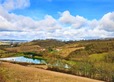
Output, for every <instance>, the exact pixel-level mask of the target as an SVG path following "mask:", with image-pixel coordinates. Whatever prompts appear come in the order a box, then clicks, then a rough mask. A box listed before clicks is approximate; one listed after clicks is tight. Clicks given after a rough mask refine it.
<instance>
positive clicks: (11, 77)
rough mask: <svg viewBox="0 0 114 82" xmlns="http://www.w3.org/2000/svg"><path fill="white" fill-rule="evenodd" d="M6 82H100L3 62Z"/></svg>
mask: <svg viewBox="0 0 114 82" xmlns="http://www.w3.org/2000/svg"><path fill="white" fill-rule="evenodd" d="M1 66H2V67H4V68H5V70H7V71H6V73H5V76H6V77H7V78H6V82H100V81H98V80H93V79H89V78H83V77H78V76H74V75H69V74H64V73H58V72H53V71H49V70H44V69H38V68H34V67H25V66H21V65H18V64H12V63H7V62H3V63H2V65H1Z"/></svg>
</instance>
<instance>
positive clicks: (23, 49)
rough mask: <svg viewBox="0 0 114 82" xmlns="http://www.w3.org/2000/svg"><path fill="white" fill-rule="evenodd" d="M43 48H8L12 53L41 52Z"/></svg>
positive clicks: (26, 46)
mask: <svg viewBox="0 0 114 82" xmlns="http://www.w3.org/2000/svg"><path fill="white" fill-rule="evenodd" d="M41 49H42V48H41V47H39V46H38V45H22V46H20V47H12V48H6V50H7V51H11V52H39V51H40V50H41Z"/></svg>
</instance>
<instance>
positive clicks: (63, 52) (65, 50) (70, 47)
mask: <svg viewBox="0 0 114 82" xmlns="http://www.w3.org/2000/svg"><path fill="white" fill-rule="evenodd" d="M58 49H60V51H58V52H59V55H60V56H62V57H67V56H68V55H69V54H70V53H71V52H73V51H76V50H79V49H84V47H83V46H80V45H78V44H77V43H75V44H74V43H73V44H66V45H64V46H62V47H59V48H58Z"/></svg>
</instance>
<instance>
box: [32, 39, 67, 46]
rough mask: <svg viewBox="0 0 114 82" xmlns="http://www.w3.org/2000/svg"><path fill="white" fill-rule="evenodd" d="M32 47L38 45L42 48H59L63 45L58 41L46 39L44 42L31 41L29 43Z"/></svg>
mask: <svg viewBox="0 0 114 82" xmlns="http://www.w3.org/2000/svg"><path fill="white" fill-rule="evenodd" d="M30 43H31V44H33V45H39V46H41V47H43V48H49V47H53V48H54V47H60V46H64V45H65V43H64V42H63V41H60V40H55V39H46V40H33V41H31V42H30Z"/></svg>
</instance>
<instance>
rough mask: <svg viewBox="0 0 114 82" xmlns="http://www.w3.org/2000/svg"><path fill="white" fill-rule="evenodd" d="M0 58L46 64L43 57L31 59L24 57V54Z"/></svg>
mask: <svg viewBox="0 0 114 82" xmlns="http://www.w3.org/2000/svg"><path fill="white" fill-rule="evenodd" d="M0 60H4V61H12V62H24V63H34V64H46V61H45V60H43V59H31V58H26V57H24V56H20V57H8V58H0Z"/></svg>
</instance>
